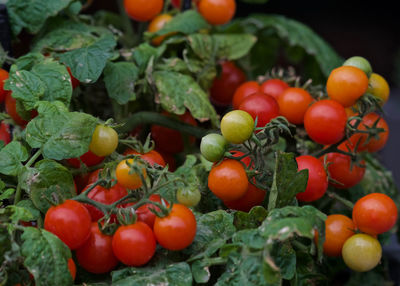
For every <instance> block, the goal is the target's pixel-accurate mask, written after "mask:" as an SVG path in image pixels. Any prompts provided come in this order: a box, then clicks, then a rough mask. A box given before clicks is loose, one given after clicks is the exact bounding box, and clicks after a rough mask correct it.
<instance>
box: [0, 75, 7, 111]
mask: <svg viewBox="0 0 400 286" xmlns="http://www.w3.org/2000/svg"><path fill="white" fill-rule="evenodd" d="M7 79H8V72H7V71H6V70H4V69H0V103H2V102H3V101H4V99H5V97H6V94H7V90H4V81H5V80H7Z"/></svg>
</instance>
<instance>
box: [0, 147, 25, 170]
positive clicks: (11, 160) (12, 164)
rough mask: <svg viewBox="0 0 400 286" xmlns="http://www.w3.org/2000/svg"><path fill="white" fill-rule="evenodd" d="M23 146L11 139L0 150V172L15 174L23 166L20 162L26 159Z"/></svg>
mask: <svg viewBox="0 0 400 286" xmlns="http://www.w3.org/2000/svg"><path fill="white" fill-rule="evenodd" d="M28 158H29V155H28V152H27V151H26V149H25V147H24V146H22V145H21V143H19V142H17V141H12V142H10V143H9V144H7V145H6V146H5V147H4V148H3V149H1V150H0V173H1V174H4V175H11V176H16V175H17V174H18V172H19V171H20V169H21V168H22V167H23V166H22V164H21V162H24V161H26V160H28Z"/></svg>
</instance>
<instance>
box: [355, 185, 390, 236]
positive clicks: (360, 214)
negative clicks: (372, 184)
mask: <svg viewBox="0 0 400 286" xmlns="http://www.w3.org/2000/svg"><path fill="white" fill-rule="evenodd" d="M353 221H354V224H355V225H356V227H357V228H358V229H359V230H360V231H362V232H365V233H368V234H370V235H376V234H381V233H384V232H386V231H388V230H390V229H391V228H392V227H393V226H394V225H395V224H396V221H397V206H396V204H395V203H394V201H393V200H392V199H391V198H390V197H389V196H387V195H385V194H381V193H372V194H368V195H366V196H364V197H362V198H361V199H359V200H358V201H357V202H356V203H355V204H354V207H353Z"/></svg>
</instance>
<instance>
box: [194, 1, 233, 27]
mask: <svg viewBox="0 0 400 286" xmlns="http://www.w3.org/2000/svg"><path fill="white" fill-rule="evenodd" d="M198 9H199V12H200V14H201V15H202V16H203V17H204V18H205V19H206V20H207V22H208V23H210V24H211V25H223V24H226V23H228V22H229V21H230V20H231V19H232V18H233V16H234V15H235V12H236V2H235V0H200V2H199V4H198Z"/></svg>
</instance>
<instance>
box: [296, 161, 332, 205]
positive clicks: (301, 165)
mask: <svg viewBox="0 0 400 286" xmlns="http://www.w3.org/2000/svg"><path fill="white" fill-rule="evenodd" d="M296 161H297V165H298V170H299V171H300V170H305V169H307V170H308V181H307V188H306V190H305V191H304V192H302V193H298V194H297V195H296V198H297V199H298V200H299V201H302V202H313V201H316V200H318V199H320V198H321V197H322V196H323V195H324V194H325V192H326V190H327V188H328V176H327V175H326V172H325V168H324V165H323V164H322V162H321V161H320V160H318V159H317V158H315V157H313V156H309V155H304V156H299V157H297V158H296Z"/></svg>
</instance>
